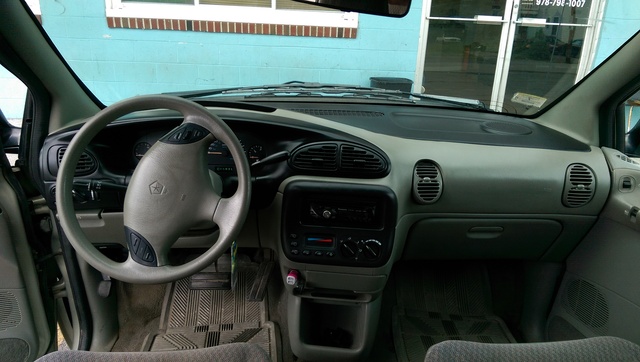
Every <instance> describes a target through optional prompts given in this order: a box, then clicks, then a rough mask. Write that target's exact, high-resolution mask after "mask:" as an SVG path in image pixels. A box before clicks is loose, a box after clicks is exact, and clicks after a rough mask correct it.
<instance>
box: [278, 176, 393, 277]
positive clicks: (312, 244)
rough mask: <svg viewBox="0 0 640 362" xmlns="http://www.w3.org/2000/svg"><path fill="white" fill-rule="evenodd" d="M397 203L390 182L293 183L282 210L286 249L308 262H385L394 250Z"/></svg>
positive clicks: (291, 256) (370, 264) (289, 254)
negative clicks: (379, 183)
mask: <svg viewBox="0 0 640 362" xmlns="http://www.w3.org/2000/svg"><path fill="white" fill-rule="evenodd" d="M396 205H397V203H396V197H395V194H394V193H393V191H391V189H389V188H387V187H382V186H373V185H359V184H345V183H326V182H317V181H294V182H291V183H290V184H288V185H287V187H286V188H285V190H284V199H283V209H282V213H283V214H282V236H281V238H282V249H283V251H284V254H285V255H286V257H287V258H288V259H290V260H292V261H296V262H302V263H312V264H328V265H344V266H359V267H377V266H382V265H384V264H385V263H386V262H387V261H388V260H389V257H390V255H391V251H392V249H393V236H394V230H395V221H396V213H397V211H396V210H397V206H396Z"/></svg>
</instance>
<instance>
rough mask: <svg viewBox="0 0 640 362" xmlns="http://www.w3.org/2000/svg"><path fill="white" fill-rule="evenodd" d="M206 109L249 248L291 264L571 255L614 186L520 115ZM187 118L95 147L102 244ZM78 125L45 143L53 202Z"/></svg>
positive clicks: (140, 118)
mask: <svg viewBox="0 0 640 362" xmlns="http://www.w3.org/2000/svg"><path fill="white" fill-rule="evenodd" d="M203 105H204V106H206V107H208V108H209V109H210V110H211V112H213V113H215V114H216V115H218V116H219V117H220V118H222V119H223V120H224V122H225V123H227V125H228V126H229V127H230V128H231V129H232V130H233V131H234V133H235V134H236V136H237V137H238V139H239V140H240V143H241V144H242V147H243V149H244V152H245V155H246V157H247V159H248V160H249V164H250V165H251V181H252V199H251V209H252V212H251V216H250V218H249V220H248V221H247V224H246V225H245V229H246V230H245V232H244V234H243V235H244V237H241V238H240V242H241V243H242V242H244V243H246V244H248V245H256V243H258V244H259V245H262V246H263V247H264V246H266V247H269V248H272V249H273V250H277V251H278V253H279V255H280V257H281V258H282V259H283V260H287V261H288V263H289V264H287V265H286V267H298V268H302V267H304V266H308V265H316V267H317V268H320V269H322V267H323V266H324V265H327V266H333V267H347V268H355V269H354V270H370V271H369V272H371V270H373V271H375V270H378V271H380V270H383V269H380V268H386V267H388V265H390V263H393V261H394V260H398V259H400V258H404V259H456V258H467V259H468V258H507V259H509V258H513V259H515V258H517V259H530V260H550V261H553V260H562V259H563V258H565V257H566V255H567V254H568V253H569V252H570V250H572V249H573V248H574V247H575V245H576V244H577V243H578V242H579V240H580V238H581V237H582V236H583V235H584V234H585V233H586V232H587V231H588V230H589V228H590V227H591V225H593V223H594V222H595V221H596V219H597V215H598V213H599V212H600V211H601V210H602V208H603V206H604V204H605V202H606V199H607V195H608V192H609V189H610V177H609V169H608V166H607V162H606V160H605V157H604V156H603V154H602V151H601V150H600V149H597V148H591V147H588V146H586V145H584V144H582V143H580V142H577V141H576V140H574V139H572V138H569V137H567V136H565V135H562V134H561V133H559V132H556V131H554V130H552V129H550V128H547V127H544V126H542V125H539V124H536V123H533V122H530V121H527V120H525V119H521V118H513V117H509V116H505V115H500V114H493V113H480V112H471V111H462V110H455V111H454V110H451V109H437V108H422V107H417V106H396V105H384V104H347V103H345V104H341V103H334V104H329V103H312V102H307V103H300V102H297V103H287V102H262V103H257V104H256V103H254V104H244V103H238V104H227V103H225V104H220V103H216V102H203ZM181 122H182V118H181V116H180V115H179V114H176V113H172V112H171V111H166V110H156V111H145V112H138V113H135V114H131V115H128V116H127V117H126V118H122V119H118V120H116V121H114V122H112V123H111V124H110V125H109V126H107V127H106V128H105V129H104V130H102V131H101V132H100V133H99V134H98V135H97V136H96V137H95V139H94V140H93V141H92V142H91V143H90V145H89V146H88V148H87V149H86V151H85V153H84V154H83V156H82V157H81V160H80V162H79V163H78V165H77V168H76V179H77V187H74V201H75V203H76V204H75V207H76V210H78V212H79V213H88V214H91V215H92V216H91V217H93V218H95V219H97V220H101V222H102V223H103V224H100V223H98V224H97V225H99V228H103V229H107V228H113V229H114V230H109V231H105V230H101V231H100V232H97V233H96V235H97V237H98V239H99V240H98V241H97V243H106V242H109V241H110V240H112V239H113V238H114V237H115V238H116V239H118V238H119V237H117V235H119V233H121V230H117V228H118V227H121V226H118V225H121V219H122V205H123V200H124V195H125V192H126V185H127V183H128V181H129V179H130V177H131V175H132V173H133V171H134V169H135V167H136V165H137V163H138V162H139V160H140V159H141V158H142V157H144V154H145V152H146V151H147V150H148V149H149V148H150V147H151V146H152V145H153V144H154V143H155V142H157V140H158V139H160V138H161V137H162V136H163V135H165V134H166V133H168V132H169V131H170V130H172V129H173V128H175V127H177V126H178V125H180V123H181ZM77 130H78V128H77V127H76V128H69V129H65V130H63V131H60V132H57V133H55V134H52V135H50V136H49V137H48V138H47V139H46V141H45V145H44V147H43V151H42V154H41V169H42V173H43V176H44V177H43V178H44V180H45V187H46V190H47V191H48V192H47V195H46V198H47V200H48V202H49V204H50V206H51V207H52V208H55V197H54V196H55V180H56V178H55V176H56V172H57V168H58V165H59V163H60V161H61V159H62V157H63V156H64V152H65V149H66V146H67V145H68V143H69V142H70V140H71V138H72V137H73V135H74V134H75V133H76V132H77ZM207 163H208V167H209V169H210V170H211V171H213V172H215V173H216V174H218V175H219V176H220V178H221V179H222V183H223V192H222V196H229V195H232V194H233V193H234V191H235V187H236V176H235V166H234V163H233V158H232V157H231V156H230V154H229V152H228V150H227V148H226V145H225V144H224V143H222V142H220V141H214V142H213V143H212V144H211V145H210V146H209V148H208V150H207ZM185 177H187V176H186V175H185ZM585 177H586V179H585ZM74 185H76V183H74ZM323 214H326V215H328V216H327V217H324V216H323ZM374 214H375V215H374ZM110 218H111V219H110ZM105 220H111V221H112V222H106V221H105ZM114 220H116V222H113V221H114ZM118 220H119V221H118ZM113 225H115V226H113ZM88 228H89V226H88ZM211 235H213V232H211ZM107 236H108V237H107ZM298 237H299V239H297V238H298ZM187 239H188V238H187ZM211 239H213V240H214V241H215V237H211ZM243 240H244V241H243ZM117 241H118V242H120V240H117ZM177 245H183V246H184V245H194V244H193V243H189V242H186V243H182V244H180V243H178V244H177ZM198 245H201V244H198Z"/></svg>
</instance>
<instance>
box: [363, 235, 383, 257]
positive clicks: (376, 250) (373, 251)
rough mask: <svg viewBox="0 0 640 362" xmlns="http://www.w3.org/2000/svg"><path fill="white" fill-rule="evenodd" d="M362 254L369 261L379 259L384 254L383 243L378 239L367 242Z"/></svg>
mask: <svg viewBox="0 0 640 362" xmlns="http://www.w3.org/2000/svg"><path fill="white" fill-rule="evenodd" d="M362 252H363V253H364V257H365V258H367V259H369V260H374V259H378V258H379V257H380V254H381V253H382V243H381V242H379V241H378V240H376V239H369V240H366V241H365V242H364V247H363V248H362Z"/></svg>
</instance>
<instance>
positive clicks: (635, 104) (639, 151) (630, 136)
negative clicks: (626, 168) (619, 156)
mask: <svg viewBox="0 0 640 362" xmlns="http://www.w3.org/2000/svg"><path fill="white" fill-rule="evenodd" d="M624 113H625V133H626V140H625V153H626V154H628V155H630V156H632V157H640V91H638V92H636V93H635V94H634V95H632V96H631V97H629V99H627V100H626V101H625V102H624Z"/></svg>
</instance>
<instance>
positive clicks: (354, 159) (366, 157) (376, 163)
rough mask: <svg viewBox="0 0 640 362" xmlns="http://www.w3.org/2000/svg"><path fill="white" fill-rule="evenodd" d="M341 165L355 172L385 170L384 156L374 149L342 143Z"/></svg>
mask: <svg viewBox="0 0 640 362" xmlns="http://www.w3.org/2000/svg"><path fill="white" fill-rule="evenodd" d="M340 166H341V169H342V170H344V171H355V172H383V171H384V169H385V167H384V162H383V161H382V158H381V157H380V156H378V155H376V154H374V153H373V152H372V151H369V150H366V149H364V148H362V147H358V146H353V145H346V144H345V145H342V147H341V152H340Z"/></svg>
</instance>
